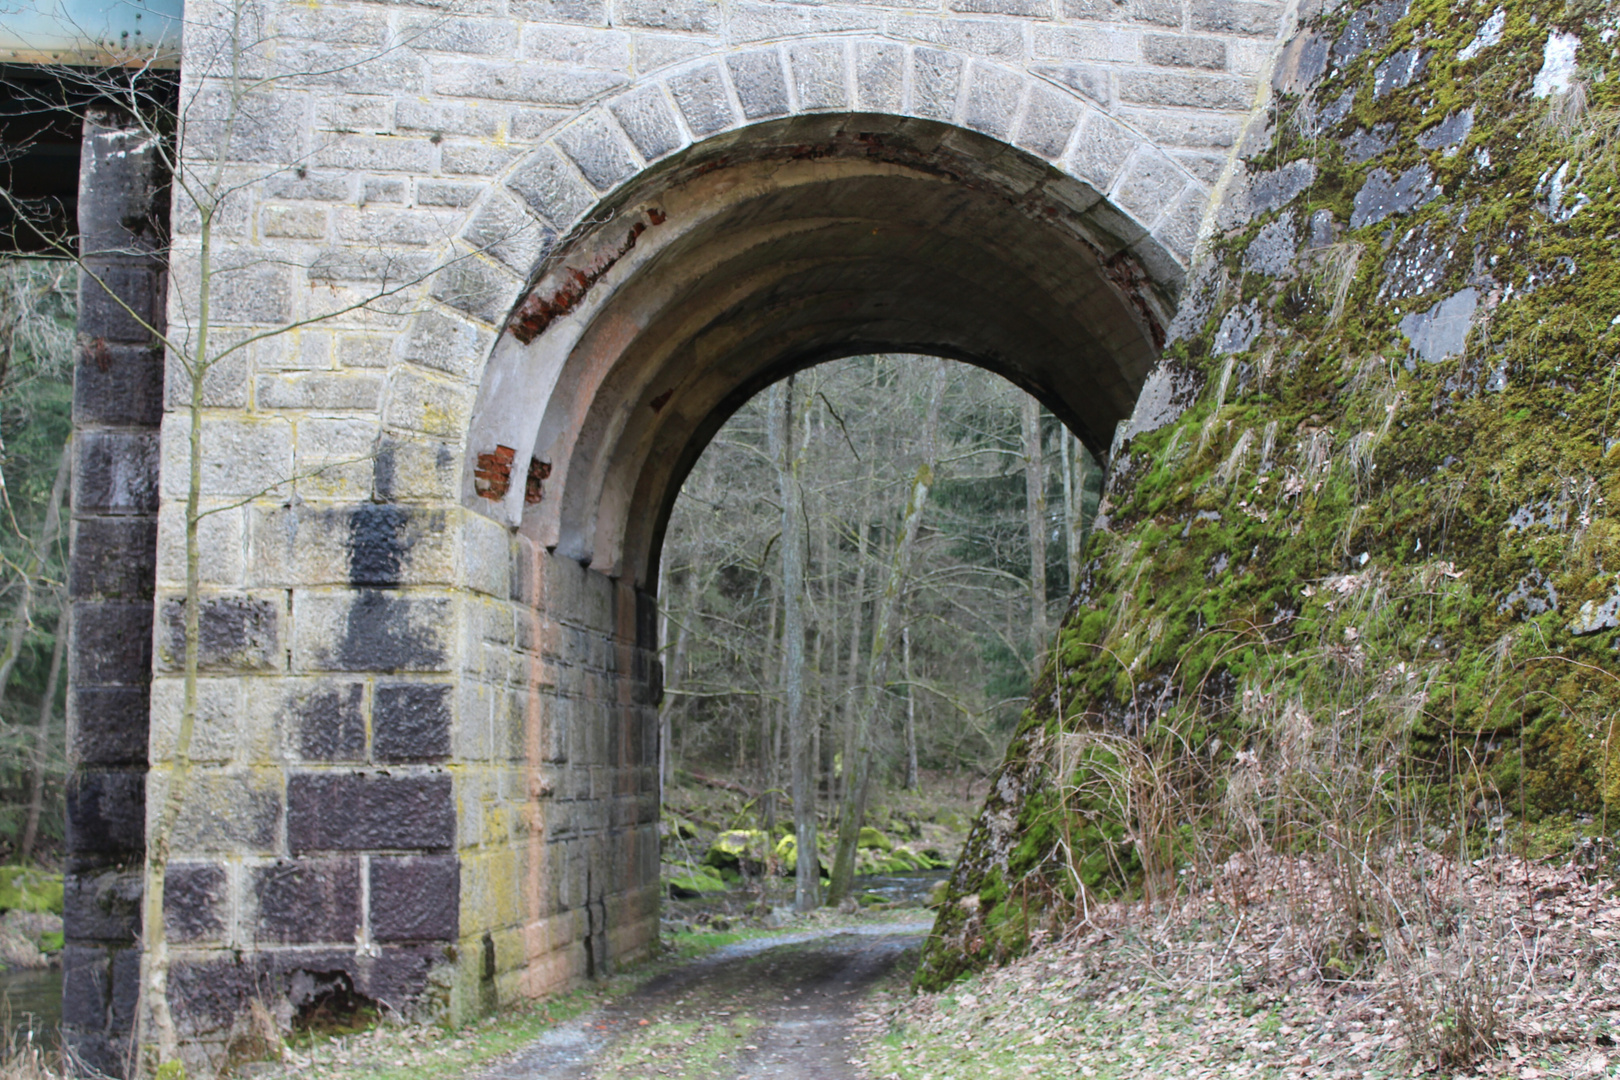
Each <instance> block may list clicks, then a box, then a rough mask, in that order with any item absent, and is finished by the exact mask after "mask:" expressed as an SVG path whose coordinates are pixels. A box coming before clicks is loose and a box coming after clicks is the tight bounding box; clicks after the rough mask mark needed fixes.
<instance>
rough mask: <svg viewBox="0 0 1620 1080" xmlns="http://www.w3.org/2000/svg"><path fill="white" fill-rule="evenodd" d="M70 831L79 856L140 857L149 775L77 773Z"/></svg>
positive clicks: (71, 781) (71, 782)
mask: <svg viewBox="0 0 1620 1080" xmlns="http://www.w3.org/2000/svg"><path fill="white" fill-rule="evenodd" d="M446 779H448V777H447V778H446ZM67 834H68V835H67V847H68V851H69V852H71V853H72V854H74V855H76V856H83V855H91V856H101V857H103V858H106V859H108V860H109V861H111V860H115V859H130V860H138V859H139V858H140V857H141V855H142V853H143V852H144V851H145V849H146V775H145V774H144V773H140V772H104V771H101V770H99V769H80V770H78V771H77V772H75V773H74V774H73V775H72V776H70V777H69V778H68V785H67Z"/></svg>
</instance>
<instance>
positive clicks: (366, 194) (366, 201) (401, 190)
mask: <svg viewBox="0 0 1620 1080" xmlns="http://www.w3.org/2000/svg"><path fill="white" fill-rule="evenodd" d="M430 141H431V140H430ZM404 201H405V181H404V180H401V179H400V178H398V177H395V176H368V177H366V178H365V179H364V180H362V181H360V205H361V206H369V205H370V204H372V203H402V202H404Z"/></svg>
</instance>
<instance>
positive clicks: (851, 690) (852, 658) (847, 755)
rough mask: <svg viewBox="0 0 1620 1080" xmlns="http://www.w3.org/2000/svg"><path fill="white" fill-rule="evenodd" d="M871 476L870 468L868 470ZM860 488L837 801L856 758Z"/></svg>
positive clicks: (861, 607) (863, 534) (862, 611)
mask: <svg viewBox="0 0 1620 1080" xmlns="http://www.w3.org/2000/svg"><path fill="white" fill-rule="evenodd" d="M868 479H870V470H868ZM865 494H866V493H865V491H864V490H863V492H862V495H863V497H862V500H861V505H860V508H859V510H858V511H857V513H856V515H855V517H856V523H855V529H856V532H855V596H854V600H853V602H852V603H851V604H850V629H849V677H848V679H847V680H846V682H845V686H844V693H843V695H842V700H841V701H840V702H839V703H838V713H839V717H840V718H841V719H842V720H843V725H842V727H843V740H842V741H843V746H842V748H841V756H840V757H839V762H840V764H839V767H838V794H837V799H838V804H839V805H840V806H842V805H843V803H844V800H845V799H847V798H848V797H849V783H850V779H849V778H850V776H851V775H852V774H853V769H854V762H855V714H856V713H857V711H859V705H858V704H857V700H856V698H857V695H858V694H859V693H860V687H861V682H860V680H861V624H862V623H863V622H864V621H865V617H866V538H867V533H869V532H870V531H871V523H870V522H869V521H867V520H866V515H867V511H868V509H869V504H868V503H867V501H866V499H865V497H864V496H865Z"/></svg>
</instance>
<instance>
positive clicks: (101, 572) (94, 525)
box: [68, 517, 157, 600]
mask: <svg viewBox="0 0 1620 1080" xmlns="http://www.w3.org/2000/svg"><path fill="white" fill-rule="evenodd" d="M72 530H73V540H72V544H71V552H72V561H71V563H70V565H69V569H68V591H69V593H70V594H71V595H73V596H77V597H91V596H100V597H104V598H105V599H108V600H150V599H151V598H152V579H153V576H154V574H155V573H156V560H157V522H156V521H154V520H152V519H151V518H149V517H115V518H80V519H78V520H75V521H74V522H73V523H72Z"/></svg>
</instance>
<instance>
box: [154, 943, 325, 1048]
mask: <svg viewBox="0 0 1620 1080" xmlns="http://www.w3.org/2000/svg"><path fill="white" fill-rule="evenodd" d="M351 947H352V946H351ZM201 955H202V956H206V957H208V959H198V958H196V957H188V956H180V957H176V958H175V960H174V961H173V962H172V963H171V965H170V968H169V1001H170V1003H171V1006H172V1008H173V1009H174V1014H175V1026H176V1029H177V1030H178V1032H179V1034H180V1036H181V1037H182V1038H190V1039H199V1038H204V1037H213V1038H215V1039H218V1038H222V1037H223V1036H224V1035H225V1033H226V1032H227V1031H228V1030H229V1029H230V1026H231V1023H232V1021H234V1020H235V1019H236V1017H237V1016H238V1015H239V1014H240V1013H241V1011H242V1009H243V1007H244V1006H245V1005H246V1003H247V1001H248V999H249V998H251V997H253V996H254V995H255V994H257V993H260V992H261V991H262V987H261V985H260V975H259V972H258V970H257V969H258V966H259V965H258V964H257V963H256V962H255V960H254V959H253V958H250V957H247V956H244V955H242V954H240V953H224V954H220V953H217V952H208V953H203V954H201ZM222 955H223V958H220V959H215V957H221V956H222Z"/></svg>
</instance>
